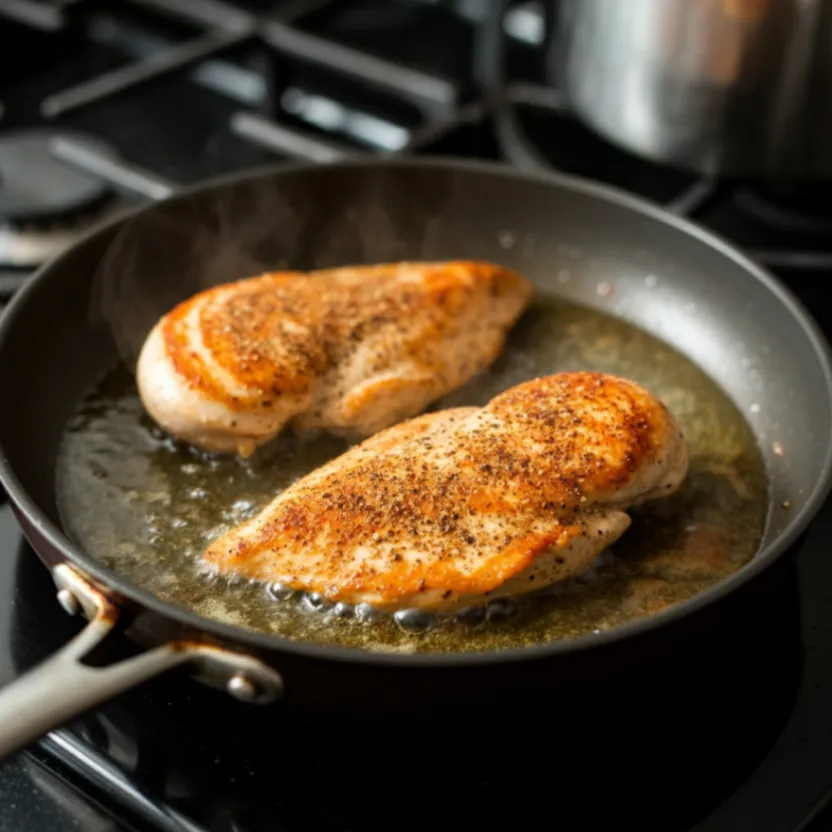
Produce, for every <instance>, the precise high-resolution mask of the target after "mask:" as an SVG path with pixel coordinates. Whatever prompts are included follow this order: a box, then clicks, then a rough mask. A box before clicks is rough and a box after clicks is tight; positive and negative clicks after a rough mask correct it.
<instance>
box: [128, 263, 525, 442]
mask: <svg viewBox="0 0 832 832" xmlns="http://www.w3.org/2000/svg"><path fill="white" fill-rule="evenodd" d="M530 296H531V287H530V285H529V283H528V282H527V281H526V280H525V279H524V278H523V277H522V276H521V275H519V274H517V273H516V272H514V271H512V270H510V269H506V268H504V267H502V266H497V265H494V264H491V263H483V262H474V261H467V260H459V261H450V262H443V263H419V262H403V263H387V264H381V265H375V266H355V267H344V268H339V269H329V270H323V271H317V272H311V273H308V274H306V273H299V272H274V273H269V274H264V275H261V276H259V277H253V278H248V279H245V280H240V281H237V282H235V283H229V284H223V285H221V286H216V287H213V288H211V289H207V290H205V291H203V292H200V293H199V294H197V295H195V296H193V297H191V298H189V299H188V300H186V301H184V302H183V303H181V304H179V305H178V306H177V307H176V308H175V309H173V310H172V311H171V312H169V313H168V314H167V315H165V316H163V317H162V318H161V319H160V321H159V322H158V323H157V325H156V326H155V327H154V328H153V330H152V331H151V332H150V334H149V336H148V338H147V339H146V341H145V344H144V346H143V348H142V351H141V354H140V356H139V361H138V367H137V382H138V387H139V393H140V395H141V398H142V401H143V403H144V406H145V408H146V409H147V411H148V413H149V414H150V415H151V416H152V417H153V419H154V420H155V421H156V422H157V423H158V424H159V425H161V426H162V427H163V428H164V429H165V430H166V431H167V432H168V433H169V434H171V435H172V436H174V437H176V438H178V439H181V440H183V441H185V442H188V443H190V444H192V445H195V446H197V447H199V448H202V449H205V450H208V451H219V452H238V453H241V454H243V455H248V454H250V453H251V452H252V451H253V450H254V449H255V448H256V447H258V446H260V445H263V444H265V443H267V442H269V441H271V440H272V439H273V438H274V437H275V436H276V435H277V434H278V433H279V432H280V431H281V430H283V428H284V427H287V426H289V425H291V426H293V427H296V428H300V429H324V430H327V431H331V432H335V433H344V434H356V435H361V436H369V435H372V434H373V433H376V432H378V431H379V430H382V429H383V428H386V427H389V426H390V425H393V424H395V423H396V422H399V421H401V420H402V419H406V418H409V417H411V416H414V415H416V414H417V413H419V412H421V411H422V410H424V409H425V407H427V405H429V404H430V403H431V402H433V401H435V400H436V399H438V398H440V397H441V396H443V395H445V394H446V393H448V392H450V391H451V390H453V389H455V388H456V387H459V386H460V385H462V384H464V383H465V382H466V381H468V380H469V379H470V378H471V377H472V376H474V375H476V374H477V373H478V372H480V371H481V370H483V369H485V368H486V367H488V366H489V365H490V364H491V363H492V362H493V361H494V360H495V359H496V358H497V356H498V355H499V354H500V352H501V351H502V349H503V346H504V344H505V339H506V335H507V333H508V331H509V330H510V329H511V327H512V326H513V325H514V323H515V321H516V320H517V318H518V317H519V316H520V314H521V313H522V311H523V310H524V308H525V307H526V305H527V303H528V301H529V298H530Z"/></svg>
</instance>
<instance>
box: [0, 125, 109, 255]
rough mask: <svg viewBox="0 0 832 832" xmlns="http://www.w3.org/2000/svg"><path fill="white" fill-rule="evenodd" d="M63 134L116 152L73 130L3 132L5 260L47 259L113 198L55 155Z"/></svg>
mask: <svg viewBox="0 0 832 832" xmlns="http://www.w3.org/2000/svg"><path fill="white" fill-rule="evenodd" d="M58 136H64V137H67V138H72V139H73V140H74V141H76V142H79V143H83V144H85V145H87V146H88V147H90V149H92V150H94V151H95V152H96V153H99V154H101V155H104V156H107V157H109V158H115V157H116V155H117V154H116V153H115V151H114V150H113V149H112V148H110V147H109V146H108V145H107V144H106V143H104V142H102V141H100V140H98V139H95V138H92V137H89V136H86V135H82V134H78V133H76V132H74V131H67V130H60V129H37V130H16V131H9V132H7V133H0V264H3V265H6V266H17V267H33V266H38V265H40V264H41V263H43V262H45V261H46V260H48V259H49V258H50V257H52V256H53V255H54V254H57V253H58V252H59V251H60V250H62V249H63V248H64V247H65V246H67V245H69V244H70V243H71V242H72V241H73V240H74V239H75V238H77V236H78V235H79V233H81V231H83V228H84V225H85V224H89V223H91V222H92V221H94V220H95V219H97V218H98V217H99V216H100V215H101V212H102V210H103V208H104V205H105V204H106V203H107V202H108V201H109V199H110V197H111V193H110V191H109V190H108V188H107V187H106V185H104V184H103V183H102V182H100V181H99V180H97V179H96V178H95V177H93V176H90V175H89V174H86V173H83V172H81V171H78V170H76V169H74V168H73V167H71V166H70V165H68V164H66V163H65V162H62V161H60V160H58V159H56V158H55V157H54V156H53V155H52V153H51V152H50V149H49V148H50V143H51V142H52V140H53V139H55V138H57V137H58Z"/></svg>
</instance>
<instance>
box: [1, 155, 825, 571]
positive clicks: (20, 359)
mask: <svg viewBox="0 0 832 832" xmlns="http://www.w3.org/2000/svg"><path fill="white" fill-rule="evenodd" d="M602 191H603V189H602ZM629 202H630V200H628V199H626V198H624V199H621V201H620V202H617V201H615V200H612V201H605V200H604V199H602V198H599V196H598V195H596V194H595V193H593V189H592V188H591V187H590V188H586V187H585V186H572V185H570V184H569V183H568V182H566V183H561V184H560V186H559V187H552V182H551V181H546V180H544V179H540V178H529V177H525V176H523V175H519V174H513V173H508V172H505V171H502V172H499V173H497V174H496V175H495V172H494V170H493V168H490V167H488V166H480V165H470V164H465V165H458V164H456V163H453V164H447V163H445V164H435V163H430V164H425V163H405V164H397V165H393V166H387V167H382V166H377V165H369V166H364V165H339V166H334V167H331V168H311V169H303V168H301V169H294V170H290V171H283V172H281V171H280V170H272V171H269V172H266V173H265V174H261V175H255V174H252V175H250V176H247V177H244V178H235V179H232V180H226V181H224V182H222V183H220V184H218V185H216V186H215V187H212V188H207V189H206V188H202V189H200V190H199V191H197V192H195V193H193V194H191V195H183V196H182V197H179V198H177V199H175V200H173V201H171V202H170V203H166V204H165V205H162V206H155V207H153V208H151V209H149V210H145V211H143V212H140V213H138V214H136V215H135V216H134V217H133V219H132V220H131V221H130V222H129V224H128V225H127V226H126V227H124V228H122V229H118V228H115V227H110V228H108V229H105V230H103V231H102V232H100V233H99V234H97V235H95V236H93V237H91V238H89V239H87V241H86V242H85V243H83V244H82V245H80V246H78V247H76V248H74V249H73V250H72V251H71V252H69V253H68V254H67V255H65V256H64V257H62V258H60V259H59V260H58V261H56V262H55V263H53V264H52V265H51V266H49V267H47V269H46V270H45V271H44V273H43V274H42V275H41V277H40V278H39V279H38V280H37V281H35V283H34V284H33V285H32V286H31V288H30V289H29V290H28V291H26V292H25V293H23V295H22V296H20V298H19V299H18V300H17V302H16V303H15V304H14V310H13V313H14V314H13V316H12V321H11V322H10V323H9V324H7V325H6V326H4V327H3V332H2V339H1V340H0V343H2V349H3V353H2V354H3V355H4V356H6V357H5V359H4V361H3V362H2V364H0V384H2V385H3V386H2V389H3V390H4V391H5V392H6V395H8V396H9V397H10V400H11V401H13V402H14V405H15V406H14V407H4V408H2V412H0V443H2V447H3V449H4V452H5V454H6V456H7V459H6V463H7V465H8V466H9V467H10V468H11V470H13V471H14V473H15V475H16V476H17V478H18V479H19V480H20V483H21V485H22V486H23V489H24V490H25V491H26V492H28V494H29V495H30V496H31V497H32V498H33V499H34V501H35V502H36V503H37V504H38V506H39V507H41V509H42V510H43V511H44V513H45V514H46V515H47V517H48V518H49V520H50V521H51V522H53V523H57V522H58V519H57V512H56V509H55V493H54V481H53V472H54V468H55V456H56V452H57V447H58V443H59V441H60V438H61V433H62V430H63V428H64V425H65V423H66V421H67V419H68V418H69V416H70V414H71V411H72V409H73V408H74V406H75V403H76V402H77V400H78V398H79V397H80V395H81V393H82V392H84V391H85V390H86V388H88V387H89V385H90V384H91V382H92V381H93V379H94V378H95V377H96V376H97V375H98V374H99V373H100V372H101V371H102V370H103V369H104V368H105V367H106V366H108V365H109V364H111V363H112V360H113V354H114V350H115V349H118V350H119V351H121V353H122V354H123V355H124V356H125V357H126V358H127V359H128V360H129V359H130V358H131V356H133V355H135V352H136V350H137V348H138V346H139V344H140V343H141V340H142V338H143V336H144V334H145V332H146V331H147V330H148V329H149V327H150V325H151V324H152V323H153V321H154V320H155V319H156V317H158V315H159V314H161V312H163V311H165V310H166V309H167V308H169V307H170V306H171V305H172V304H173V303H175V302H176V301H178V300H180V299H182V298H184V297H186V296H188V295H190V294H191V293H193V292H194V291H196V290H197V289H199V288H201V287H202V286H205V285H210V284H213V283H216V282H219V281H221V280H228V279H234V278H237V277H239V276H240V275H241V274H248V273H253V272H255V271H257V270H259V269H262V268H266V267H270V268H274V267H275V266H276V265H285V266H292V267H297V268H319V267H325V266H331V265H339V264H343V263H345V262H352V263H360V262H374V261H375V262H377V261H380V260H393V259H405V258H431V259H443V258H450V257H476V258H487V259H494V260H497V261H499V262H502V263H505V264H506V265H509V266H514V267H516V268H518V269H520V270H521V271H523V272H524V273H525V274H526V275H528V276H529V277H530V279H532V281H533V282H535V283H536V284H538V285H539V286H541V288H549V289H550V290H554V291H556V292H557V293H559V294H560V295H562V296H564V297H565V298H567V299H570V300H575V301H577V302H579V303H583V304H585V305H588V306H592V307H595V308H598V309H601V310H603V311H606V312H608V313H612V314H614V315H617V316H620V317H622V318H624V319H626V320H629V321H631V322H633V323H635V324H637V325H638V326H640V327H641V328H643V329H645V330H646V331H648V332H651V333H653V334H655V335H657V336H658V337H660V338H662V339H663V340H665V341H667V342H668V343H670V344H672V345H674V346H676V347H677V348H678V349H680V350H681V351H683V352H685V353H686V354H687V355H688V356H690V357H691V358H692V359H693V360H694V361H695V362H696V363H697V364H699V366H701V367H702V368H703V369H704V370H705V371H706V372H707V373H708V374H709V375H710V376H711V377H713V378H714V379H715V380H716V381H717V382H718V383H719V384H720V385H721V386H722V387H723V388H724V389H725V390H727V391H728V392H729V393H730V395H731V397H732V398H733V400H734V401H735V402H736V404H737V405H738V406H739V408H740V409H741V410H742V412H743V413H744V414H745V415H746V417H747V418H748V420H749V423H750V424H751V427H752V429H753V430H754V432H755V435H756V437H757V439H758V442H759V445H760V447H761V449H762V451H763V454H764V456H765V461H766V465H767V468H768V473H769V478H770V481H771V483H772V490H771V504H772V505H773V506H779V505H780V504H781V503H782V502H783V501H786V500H788V501H789V502H790V504H791V510H790V511H788V512H785V511H772V512H770V522H769V524H768V527H767V529H766V533H765V537H764V541H763V546H764V547H770V546H771V545H772V544H773V543H775V542H778V543H779V542H781V541H782V542H785V540H784V539H783V538H784V535H785V534H786V533H788V532H794V531H796V530H797V525H798V521H799V519H800V518H801V516H802V514H803V512H804V510H805V509H808V508H811V506H810V505H809V501H810V499H811V498H812V497H813V493H814V492H815V491H816V490H817V488H818V487H819V484H822V485H823V487H825V485H826V478H827V474H828V454H829V425H830V400H829V377H828V368H827V365H826V363H825V359H824V358H822V355H823V352H822V350H823V348H822V347H821V346H819V343H818V342H816V341H815V340H814V339H815V336H814V334H812V335H811V336H810V337H807V332H806V330H805V328H804V326H803V324H802V321H801V320H799V319H798V318H796V317H794V315H792V314H789V312H788V309H787V308H786V306H784V301H783V299H782V297H781V296H780V294H779V290H774V291H772V289H771V288H770V287H769V286H768V285H766V283H765V282H764V280H755V279H753V277H751V276H750V275H749V274H748V271H747V269H748V266H747V264H745V263H744V262H742V261H738V260H736V259H734V258H733V257H732V255H731V254H730V252H725V251H722V250H720V247H719V246H718V245H715V244H714V241H712V240H710V239H700V238H699V237H697V236H696V235H694V234H691V233H690V230H689V229H687V228H685V227H676V226H675V225H671V224H666V223H665V222H663V221H662V220H661V219H659V218H656V217H654V216H651V215H650V212H649V211H633V210H632V209H631V208H630V206H629V205H628V203H629ZM119 231H121V232H123V233H119ZM564 273H568V274H569V280H568V282H561V281H558V282H557V285H556V286H553V285H552V282H553V281H554V280H555V279H556V277H557V275H562V274H564ZM103 278H107V279H103ZM47 284H48V285H47ZM599 287H600V291H599ZM91 298H92V300H91ZM789 303H790V301H789ZM102 310H106V311H107V314H106V315H102ZM108 320H116V321H117V326H116V332H117V335H118V338H117V340H114V338H113V332H112V331H111V328H110V326H109V324H108V323H107V321H108ZM774 443H779V445H780V446H781V447H782V449H783V453H782V455H778V454H777V453H775V451H774V447H775V445H774ZM814 496H815V498H816V497H817V495H814ZM93 571H94V572H95V571H96V570H95V569H93ZM97 571H98V573H99V574H102V575H103V574H105V573H102V571H101V570H100V569H99V570H97Z"/></svg>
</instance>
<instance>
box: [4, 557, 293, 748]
mask: <svg viewBox="0 0 832 832" xmlns="http://www.w3.org/2000/svg"><path fill="white" fill-rule="evenodd" d="M53 577H54V579H55V583H56V585H57V586H58V600H59V601H60V603H61V605H62V606H63V607H64V609H66V610H67V611H68V612H70V613H78V612H84V614H85V615H86V616H87V619H88V620H89V623H88V624H87V626H86V627H85V628H84V629H83V630H82V631H81V632H80V633H79V634H78V635H77V636H75V638H73V639H72V641H70V642H69V643H68V644H66V645H65V646H64V647H62V648H61V649H60V650H58V652H57V653H55V654H54V655H52V656H51V657H50V658H48V659H46V661H44V662H43V663H42V664H40V665H39V666H38V667H36V668H34V669H33V670H31V671H29V672H28V673H26V674H24V675H23V676H21V677H20V678H19V679H16V680H15V681H14V682H12V683H11V684H9V685H7V686H5V687H3V688H2V689H0V761H2V760H4V759H5V758H6V757H8V756H9V755H10V754H13V753H14V752H16V751H19V750H20V749H22V748H24V747H25V746H26V745H28V744H29V743H31V742H33V741H34V740H36V739H39V738H40V737H42V736H43V735H44V734H46V733H47V732H48V731H51V730H52V729H54V728H58V727H60V726H61V725H63V724H64V723H65V722H67V721H69V720H71V719H73V718H74V717H77V716H80V715H81V714H83V713H85V712H86V711H88V710H90V709H91V708H93V707H95V706H96V705H99V704H100V703H102V702H105V701H106V700H108V699H111V698H112V697H114V696H116V695H118V694H119V693H122V692H124V691H126V690H129V689H130V688H133V687H135V686H136V685H138V684H140V683H141V682H144V681H146V680H148V679H151V678H153V677H154V676H158V675H159V674H161V673H163V672H165V671H167V670H170V669H171V668H173V667H177V666H180V665H183V664H187V663H190V664H191V665H193V668H194V670H195V675H196V676H197V678H199V679H200V680H201V681H204V682H206V683H208V684H210V685H212V686H214V687H223V688H224V689H225V690H226V691H227V692H228V693H229V694H230V695H232V696H234V697H235V698H237V699H241V700H243V701H245V702H252V703H256V704H261V703H266V702H271V701H273V700H275V699H277V698H278V697H279V696H280V695H281V694H282V692H283V680H282V679H281V677H280V675H279V674H278V673H277V672H276V671H275V670H273V669H272V668H270V667H268V666H267V665H265V664H264V663H262V662H260V661H258V660H257V659H255V658H252V657H251V656H246V655H242V654H239V653H234V652H232V651H229V650H224V649H222V648H220V647H216V646H214V645H211V644H204V643H201V642H196V641H194V642H191V641H176V642H169V643H167V644H164V645H162V646H160V647H155V648H153V649H151V650H148V651H147V652H145V653H141V654H139V655H137V656H133V657H131V658H129V659H126V660H124V661H120V662H116V663H115V664H111V665H108V666H105V667H93V666H91V665H89V664H84V662H83V660H84V659H85V658H86V657H87V656H89V654H90V653H91V652H92V650H93V649H94V648H95V647H97V646H98V645H99V644H101V643H102V642H103V641H104V639H105V638H106V637H107V636H108V635H109V634H110V633H111V632H112V631H113V628H114V627H115V625H116V622H117V621H118V617H119V612H120V611H119V608H118V607H117V606H116V605H115V604H114V603H113V602H112V601H110V599H109V598H108V597H107V596H106V595H105V594H104V592H103V591H102V590H100V589H99V588H97V587H96V586H94V585H93V583H92V581H90V580H89V579H87V578H86V577H84V576H82V575H81V573H80V572H78V570H76V569H75V568H74V567H72V566H69V565H68V564H65V563H63V564H60V565H59V566H56V567H55V569H54V570H53Z"/></svg>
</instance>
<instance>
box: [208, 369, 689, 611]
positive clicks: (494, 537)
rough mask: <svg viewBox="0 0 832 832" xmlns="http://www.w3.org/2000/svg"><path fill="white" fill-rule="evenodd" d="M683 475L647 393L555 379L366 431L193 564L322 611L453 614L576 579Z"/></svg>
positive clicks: (679, 453) (681, 461)
mask: <svg viewBox="0 0 832 832" xmlns="http://www.w3.org/2000/svg"><path fill="white" fill-rule="evenodd" d="M686 472H687V452H686V449H685V443H684V440H683V438H682V436H681V433H680V431H679V429H678V426H677V425H676V423H675V421H674V419H673V417H672V416H671V414H670V413H669V412H668V410H667V409H666V408H665V407H664V405H663V404H662V403H661V402H659V401H658V400H657V399H655V398H654V397H653V396H651V395H650V393H648V392H647V391H646V390H644V389H643V388H642V387H640V386H638V385H636V384H634V383H632V382H629V381H626V380H624V379H619V378H616V377H612V376H605V375H601V374H598V373H563V374H559V375H555V376H549V377H546V378H541V379H536V380H534V381H530V382H527V383H525V384H521V385H519V386H517V387H514V388H512V389H510V390H508V391H506V392H505V393H503V394H501V395H499V396H497V397H496V398H494V399H493V400H492V401H491V402H490V403H489V404H488V405H487V406H486V407H483V408H459V409H455V410H447V411H440V412H438V413H432V414H427V415H424V416H421V417H419V418H416V419H413V420H411V421H409V422H406V423H404V424H401V425H397V426H395V427H393V428H390V429H389V430H386V431H384V432H383V433H380V434H378V435H377V436H375V437H373V438H371V439H370V440H368V441H366V442H364V443H362V444H361V445H359V446H357V447H356V448H353V449H352V450H350V451H349V452H347V453H346V454H344V455H343V456H341V457H339V458H337V459H335V460H333V461H332V462H330V463H328V464H327V465H325V466H324V467H322V468H321V469H319V470H317V471H315V472H313V473H312V474H310V475H309V476H307V477H305V478H304V479H302V480H300V481H299V482H297V483H295V484H294V485H293V486H291V487H290V488H288V489H287V490H286V491H284V492H283V493H282V494H281V495H279V496H278V497H277V498H276V499H275V500H274V501H273V502H272V503H271V504H270V505H268V506H267V507H266V508H265V509H264V510H263V511H262V512H261V513H260V514H259V515H258V516H257V517H255V518H254V519H252V520H251V521H249V522H247V523H245V524H243V525H242V526H240V527H238V528H236V529H233V530H231V531H230V532H228V533H227V534H225V535H223V536H222V537H220V538H219V539H218V540H216V541H215V542H214V543H212V544H211V545H210V546H209V547H208V549H207V551H206V552H205V560H206V561H207V562H208V563H209V564H211V565H212V566H213V567H214V568H216V569H217V570H218V571H219V572H222V573H230V574H236V575H242V576H245V577H248V578H254V579H258V580H263V581H279V582H281V583H284V584H287V585H288V586H291V587H293V588H295V589H303V590H308V591H313V592H319V593H321V594H322V595H324V596H325V597H326V598H328V599H330V600H333V601H344V602H346V603H361V602H366V603H370V604H373V605H375V606H378V607H382V608H386V609H391V610H393V609H400V608H405V607H413V606H418V607H424V608H429V609H453V608H454V607H458V606H461V605H464V604H467V603H471V602H472V600H474V599H476V598H481V597H483V596H486V595H488V596H489V597H495V596H497V595H505V594H516V593H520V592H526V591H529V590H533V589H539V588H542V587H543V586H545V585H546V584H548V583H553V582H555V581H559V580H562V579H564V578H566V577H569V576H571V575H574V574H577V573H578V572H582V571H584V570H585V569H586V568H588V567H589V566H590V565H591V563H592V561H593V560H594V559H595V557H596V556H597V555H598V554H599V553H600V551H601V550H602V549H603V548H605V546H606V545H608V544H609V543H610V542H612V541H613V540H615V539H617V538H618V537H619V536H620V535H621V534H622V533H623V532H624V530H625V529H626V528H627V527H628V525H629V522H630V521H629V518H628V516H627V515H626V514H625V513H624V510H625V509H626V508H627V507H628V506H631V505H635V504H637V503H639V502H642V501H644V500H647V499H653V498H657V497H661V496H666V495H669V494H671V493H672V492H673V491H675V489H676V488H678V486H679V484H680V483H681V482H682V480H683V479H684V477H685V475H686Z"/></svg>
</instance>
